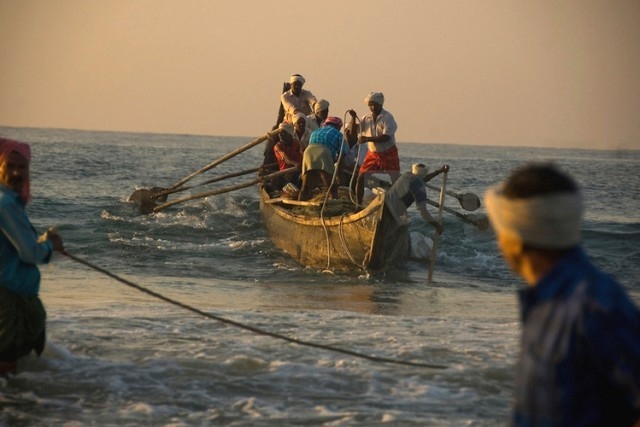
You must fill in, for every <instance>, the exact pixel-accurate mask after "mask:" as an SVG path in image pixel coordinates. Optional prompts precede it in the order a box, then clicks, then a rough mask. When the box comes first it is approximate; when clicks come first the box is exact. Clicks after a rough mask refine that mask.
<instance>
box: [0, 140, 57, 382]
mask: <svg viewBox="0 0 640 427" xmlns="http://www.w3.org/2000/svg"><path fill="white" fill-rule="evenodd" d="M30 161H31V149H30V147H29V145H28V144H25V143H23V142H18V141H14V140H10V139H4V138H0V231H1V233H0V375H5V374H7V373H10V372H15V371H16V363H17V360H18V359H19V358H21V357H24V356H26V355H28V354H29V353H31V351H35V353H36V354H37V355H38V356H39V355H40V354H41V353H42V351H43V349H44V344H45V319H46V312H45V309H44V306H43V305H42V302H41V301H40V298H39V297H38V291H39V290H40V271H39V270H38V267H37V266H36V264H45V263H48V262H49V261H50V260H51V255H52V253H53V251H54V250H56V251H63V250H64V247H63V244H62V238H61V237H60V235H59V234H58V233H57V232H56V231H54V230H53V229H49V230H47V231H46V232H45V233H44V234H42V235H41V236H39V237H38V235H37V234H36V231H35V229H34V228H33V226H32V225H31V222H29V218H28V217H27V213H26V211H25V206H26V204H27V203H28V202H29V201H30V198H31V193H30V178H29V163H30Z"/></svg>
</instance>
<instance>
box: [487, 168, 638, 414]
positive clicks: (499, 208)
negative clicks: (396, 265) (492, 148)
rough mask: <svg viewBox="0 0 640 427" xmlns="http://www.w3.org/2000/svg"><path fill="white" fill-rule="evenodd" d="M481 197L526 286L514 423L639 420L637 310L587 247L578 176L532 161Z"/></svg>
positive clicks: (509, 259) (504, 252)
mask: <svg viewBox="0 0 640 427" xmlns="http://www.w3.org/2000/svg"><path fill="white" fill-rule="evenodd" d="M485 204H486V207H487V211H488V213H489V219H490V221H491V224H492V226H493V228H494V230H495V232H496V238H497V241H498V246H499V248H500V251H501V252H502V255H503V257H504V259H505V260H506V262H507V264H508V265H509V267H511V269H512V270H513V271H514V272H515V273H516V274H517V275H518V276H520V277H522V278H523V279H524V281H525V282H526V285H527V286H526V287H525V288H522V289H521V290H520V291H519V297H520V309H521V315H520V318H521V319H522V333H521V340H520V356H519V360H518V364H517V373H516V385H515V405H514V412H513V416H512V420H511V422H512V424H513V425H516V426H569V425H571V426H605V425H606V426H638V425H640V311H639V310H638V308H637V307H636V306H635V305H634V304H633V302H632V301H631V299H630V298H629V296H628V295H627V294H626V293H625V291H624V289H623V288H622V286H621V285H620V284H618V283H617V282H616V280H615V279H614V278H613V277H611V276H609V275H607V274H605V273H603V272H602V271H600V270H599V269H598V268H597V267H596V266H594V265H593V264H592V263H591V261H590V260H589V259H588V258H587V256H586V254H585V252H584V250H583V249H582V247H581V244H580V240H581V237H580V228H581V222H582V214H583V198H582V194H581V191H580V189H579V188H578V185H577V184H576V183H575V182H574V181H573V179H572V178H571V177H569V176H568V175H566V174H565V173H563V172H561V171H560V170H559V169H557V167H555V166H554V165H551V164H536V163H532V164H527V165H524V166H522V167H520V168H518V169H516V170H515V171H514V172H513V173H512V174H511V176H509V178H508V179H507V180H506V182H504V183H501V184H500V185H498V186H495V187H493V188H491V189H489V190H488V191H487V193H486V195H485Z"/></svg>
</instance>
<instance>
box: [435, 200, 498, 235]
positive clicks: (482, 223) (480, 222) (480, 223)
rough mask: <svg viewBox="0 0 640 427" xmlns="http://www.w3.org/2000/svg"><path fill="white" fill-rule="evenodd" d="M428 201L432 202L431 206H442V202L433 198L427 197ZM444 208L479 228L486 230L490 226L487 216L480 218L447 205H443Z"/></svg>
mask: <svg viewBox="0 0 640 427" xmlns="http://www.w3.org/2000/svg"><path fill="white" fill-rule="evenodd" d="M427 203H428V204H430V205H431V206H435V207H437V208H439V207H440V204H439V203H438V202H434V201H433V200H429V199H427ZM442 210H444V211H445V212H447V213H450V214H452V215H455V216H457V217H458V218H460V219H461V220H462V221H464V222H466V223H468V224H471V225H475V226H476V227H478V229H479V230H486V229H487V228H489V220H488V219H487V217H486V216H485V217H480V218H473V217H471V216H470V215H467V214H463V213H461V212H458V211H456V210H453V209H451V208H448V207H446V206H442ZM474 215H475V214H474Z"/></svg>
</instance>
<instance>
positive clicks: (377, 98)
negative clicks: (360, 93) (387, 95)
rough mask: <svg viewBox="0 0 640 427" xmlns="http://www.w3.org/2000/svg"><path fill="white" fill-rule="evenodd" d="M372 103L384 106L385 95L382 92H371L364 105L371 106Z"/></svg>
mask: <svg viewBox="0 0 640 427" xmlns="http://www.w3.org/2000/svg"><path fill="white" fill-rule="evenodd" d="M370 102H375V103H377V104H380V105H384V95H383V94H382V92H371V93H369V95H367V97H366V98H365V99H364V103H365V104H367V105H369V103H370Z"/></svg>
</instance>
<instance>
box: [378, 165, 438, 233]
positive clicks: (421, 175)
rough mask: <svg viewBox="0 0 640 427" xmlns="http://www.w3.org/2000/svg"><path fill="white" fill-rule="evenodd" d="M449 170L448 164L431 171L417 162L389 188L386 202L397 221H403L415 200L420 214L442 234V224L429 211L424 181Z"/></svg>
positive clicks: (385, 198)
mask: <svg viewBox="0 0 640 427" xmlns="http://www.w3.org/2000/svg"><path fill="white" fill-rule="evenodd" d="M448 170H449V166H448V165H444V166H442V167H441V168H440V169H438V170H437V171H435V172H432V173H429V169H428V168H427V167H426V166H425V165H423V164H422V163H415V164H414V165H413V166H412V167H411V172H406V173H404V174H403V175H402V176H400V178H398V180H397V181H396V182H395V183H394V184H393V185H392V186H391V188H389V189H388V190H387V192H386V194H385V197H384V202H385V205H386V207H387V208H388V209H389V211H390V212H391V214H392V215H393V217H394V219H395V220H396V222H397V223H399V224H401V223H402V222H403V220H402V218H401V217H402V216H403V215H404V214H405V212H407V209H408V208H409V206H411V205H412V204H413V203H414V202H415V204H416V207H417V208H418V211H419V212H420V216H421V217H422V219H424V220H425V221H426V222H428V223H429V224H431V225H433V226H434V227H435V229H436V231H437V232H438V234H442V231H443V229H442V225H441V224H440V223H439V222H438V221H437V220H436V219H435V218H433V217H432V216H431V214H430V213H429V211H427V190H426V189H425V186H424V183H425V182H427V181H430V180H431V179H433V178H434V177H436V176H438V175H439V174H441V173H443V172H446V171H448Z"/></svg>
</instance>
